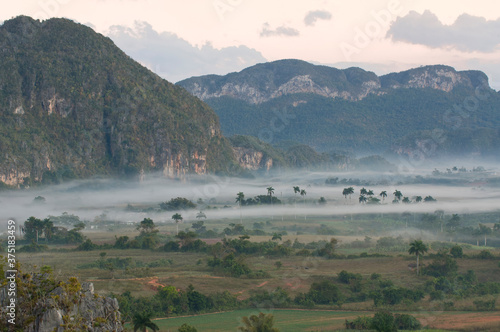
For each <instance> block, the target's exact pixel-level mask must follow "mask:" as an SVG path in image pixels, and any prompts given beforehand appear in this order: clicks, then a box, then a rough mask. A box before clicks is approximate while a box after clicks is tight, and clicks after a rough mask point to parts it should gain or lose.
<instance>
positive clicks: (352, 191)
mask: <svg viewBox="0 0 500 332" xmlns="http://www.w3.org/2000/svg"><path fill="white" fill-rule="evenodd" d="M347 193H348V194H349V199H351V195H352V194H354V188H353V187H349V188H347Z"/></svg>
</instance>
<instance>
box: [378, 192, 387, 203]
mask: <svg viewBox="0 0 500 332" xmlns="http://www.w3.org/2000/svg"><path fill="white" fill-rule="evenodd" d="M379 196H381V197H382V202H383V201H385V198H386V197H387V191H385V190H384V191H382V192H381V193H380V194H379Z"/></svg>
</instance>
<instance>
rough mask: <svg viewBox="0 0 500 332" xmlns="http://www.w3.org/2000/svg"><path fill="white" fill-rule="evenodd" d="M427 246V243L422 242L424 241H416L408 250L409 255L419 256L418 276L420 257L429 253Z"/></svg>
mask: <svg viewBox="0 0 500 332" xmlns="http://www.w3.org/2000/svg"><path fill="white" fill-rule="evenodd" d="M427 250H428V249H427V246H426V245H425V243H423V242H422V240H415V241H413V242H412V243H410V249H408V253H409V254H410V255H415V256H417V275H419V266H418V265H419V260H418V259H419V257H420V255H424V254H425V253H426V252H427Z"/></svg>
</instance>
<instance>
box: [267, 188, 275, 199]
mask: <svg viewBox="0 0 500 332" xmlns="http://www.w3.org/2000/svg"><path fill="white" fill-rule="evenodd" d="M266 189H267V194H268V195H269V197H272V196H273V194H274V188H273V187H267V188H266Z"/></svg>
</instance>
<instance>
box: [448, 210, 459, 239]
mask: <svg viewBox="0 0 500 332" xmlns="http://www.w3.org/2000/svg"><path fill="white" fill-rule="evenodd" d="M446 226H447V227H448V233H450V242H451V240H452V235H453V234H454V233H455V232H456V231H457V228H458V226H460V216H459V215H458V214H453V215H452V216H451V218H450V219H449V220H448V221H447V222H446Z"/></svg>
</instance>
